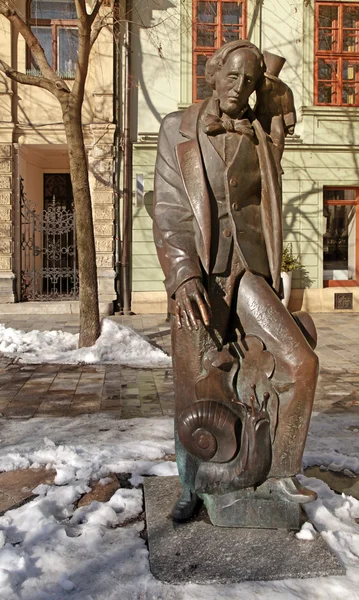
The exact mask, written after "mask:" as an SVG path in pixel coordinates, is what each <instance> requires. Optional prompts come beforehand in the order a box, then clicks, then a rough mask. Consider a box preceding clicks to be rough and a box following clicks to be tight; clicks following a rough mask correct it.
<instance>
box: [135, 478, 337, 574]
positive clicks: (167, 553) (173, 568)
mask: <svg viewBox="0 0 359 600" xmlns="http://www.w3.org/2000/svg"><path fill="white" fill-rule="evenodd" d="M144 488H145V508H146V520H147V530H148V543H149V554H150V567H151V571H152V573H153V575H154V576H155V577H157V579H160V580H161V581H163V582H166V583H172V584H176V583H202V584H213V583H237V582H240V581H260V580H276V579H287V578H301V579H303V578H307V577H321V576H324V575H344V574H345V569H344V568H343V567H342V566H341V565H340V563H339V562H338V560H337V559H336V558H335V556H334V555H333V554H332V553H331V551H330V549H329V547H328V546H327V544H326V543H325V541H324V540H323V538H322V537H321V536H320V535H318V537H317V538H316V539H315V540H314V541H305V540H299V539H297V538H296V536H295V533H294V532H293V531H288V530H286V529H249V528H246V529H242V528H229V527H214V526H213V525H212V524H211V523H210V521H209V518H208V515H207V513H206V511H205V509H204V508H202V509H201V511H200V513H199V515H198V516H197V517H196V518H195V519H193V520H192V521H189V522H188V523H183V524H182V523H181V524H178V523H177V524H176V523H173V521H172V519H171V510H172V507H173V505H174V503H175V501H176V500H177V498H178V497H179V496H180V493H181V486H180V483H179V480H178V477H151V478H146V480H145V485H144Z"/></svg>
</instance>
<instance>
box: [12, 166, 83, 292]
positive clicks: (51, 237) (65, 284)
mask: <svg viewBox="0 0 359 600" xmlns="http://www.w3.org/2000/svg"><path fill="white" fill-rule="evenodd" d="M56 175H57V174H56ZM54 176H55V175H52V177H54ZM57 176H58V177H59V176H61V175H57ZM48 187H49V186H48ZM44 206H45V208H44V210H42V211H40V212H37V211H36V206H35V205H34V203H33V202H31V201H30V200H28V199H27V197H26V194H25V192H24V186H23V180H22V179H21V180H20V208H21V210H20V215H21V243H20V273H21V301H22V302H26V301H34V300H36V301H49V300H74V299H77V298H78V291H79V277H78V269H77V252H76V230H75V213H74V211H73V208H72V207H71V206H70V207H69V206H68V203H67V205H65V206H64V204H63V202H61V200H60V203H59V202H58V201H57V199H56V196H55V195H53V196H52V199H51V201H49V198H46V194H45V203H44Z"/></svg>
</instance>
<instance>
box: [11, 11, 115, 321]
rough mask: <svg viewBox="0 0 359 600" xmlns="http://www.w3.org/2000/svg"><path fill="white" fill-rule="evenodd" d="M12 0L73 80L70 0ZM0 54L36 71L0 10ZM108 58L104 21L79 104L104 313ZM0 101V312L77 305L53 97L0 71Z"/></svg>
mask: <svg viewBox="0 0 359 600" xmlns="http://www.w3.org/2000/svg"><path fill="white" fill-rule="evenodd" d="M14 4H15V6H16V9H17V11H18V13H19V14H20V16H21V17H22V18H23V19H24V20H26V22H27V24H28V25H29V26H30V27H31V29H32V30H33V32H34V33H35V35H36V37H37V38H38V40H39V41H40V43H41V45H42V47H43V49H44V51H45V55H46V57H47V59H48V61H49V63H50V65H51V66H52V67H53V68H54V69H56V71H57V72H58V73H59V74H60V76H61V77H62V78H64V79H65V80H66V81H67V83H68V85H69V86H70V87H71V85H72V84H73V78H74V72H75V63H76V56H77V45H78V32H77V21H76V18H77V16H76V11H75V6H74V2H69V1H67V0H56V2H54V1H53V0H28V1H27V0H18V1H17V2H15V3H14ZM0 57H1V59H2V60H4V61H5V62H6V63H7V64H9V65H10V66H12V67H13V68H15V69H16V70H18V71H20V72H23V73H28V74H33V75H39V71H38V69H37V65H36V62H34V59H33V58H32V56H31V53H30V52H29V51H28V49H27V47H26V44H25V42H24V40H23V38H22V36H21V35H17V34H16V32H15V28H13V27H11V25H10V23H9V21H8V20H7V19H6V18H4V17H1V36H0ZM113 64H114V40H113V34H112V31H111V30H110V29H108V28H103V29H102V31H101V32H100V34H99V37H98V39H97V41H96V43H95V45H94V47H93V49H92V52H91V55H90V64H89V72H88V77H87V82H86V92H85V100H84V104H83V111H82V118H83V125H84V135H85V145H86V149H87V155H88V163H89V170H90V186H91V192H92V202H93V218H94V227H95V244H96V257H97V268H98V284H99V301H100V309H101V312H103V313H112V312H113V301H114V299H115V298H116V294H115V284H114V280H115V271H114V231H115V230H114V185H113V171H114V166H113V165H114V161H113V148H114V135H115V125H114V110H113V96H114V86H113V80H114V78H113ZM0 103H1V106H0V156H1V159H0V312H18V311H20V312H21V311H22V312H39V313H41V312H44V311H45V312H46V311H49V312H65V311H69V312H76V311H78V302H77V297H78V272H77V265H76V233H75V220H74V213H73V206H72V191H71V180H70V176H69V159H68V150H67V144H66V137H65V131H64V126H63V122H62V114H61V108H60V105H59V103H58V101H57V100H56V98H55V97H54V96H52V94H50V93H49V92H47V91H46V90H44V89H41V88H39V87H34V86H31V85H21V84H18V83H14V82H12V81H11V80H10V79H8V78H7V77H6V76H5V75H4V74H1V75H0ZM59 301H61V307H59V305H58V302H59ZM40 302H41V304H40Z"/></svg>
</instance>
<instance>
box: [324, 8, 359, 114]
mask: <svg viewBox="0 0 359 600" xmlns="http://www.w3.org/2000/svg"><path fill="white" fill-rule="evenodd" d="M322 6H326V7H328V6H329V7H330V6H331V7H337V8H338V19H337V21H334V23H336V25H335V26H333V27H319V10H320V7H322ZM348 7H352V8H353V7H355V8H357V9H358V10H359V2H338V1H337V2H326V1H323V0H319V1H316V2H315V14H314V104H315V106H334V107H358V106H359V68H358V72H357V73H356V77H355V78H354V79H353V80H344V79H343V62H344V61H346V60H348V61H350V62H352V63H358V65H359V19H358V21H357V24H358V26H357V27H355V28H344V22H343V21H344V8H348ZM325 29H327V30H329V29H331V30H332V31H333V32H335V33H336V35H335V36H333V37H334V39H335V44H336V49H335V50H320V49H319V32H320V31H321V30H325ZM344 29H353V31H354V32H355V31H358V43H357V47H358V49H357V50H355V51H354V52H352V51H349V50H343V33H344ZM320 59H323V60H326V61H332V62H335V63H336V65H337V71H336V73H334V75H332V79H327V80H326V79H319V61H320ZM326 81H327V82H330V81H332V82H333V86H332V89H333V92H332V96H333V95H334V96H335V95H336V100H335V101H333V100H332V101H331V102H320V101H319V83H320V82H326ZM346 81H347V82H351V83H352V85H354V86H355V88H356V89H355V97H356V102H355V103H349V102H343V88H344V86H345V82H346Z"/></svg>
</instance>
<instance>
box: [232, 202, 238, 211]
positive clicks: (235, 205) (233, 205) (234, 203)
mask: <svg viewBox="0 0 359 600" xmlns="http://www.w3.org/2000/svg"><path fill="white" fill-rule="evenodd" d="M232 209H233V210H239V206H238V204H237V202H233V204H232Z"/></svg>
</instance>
